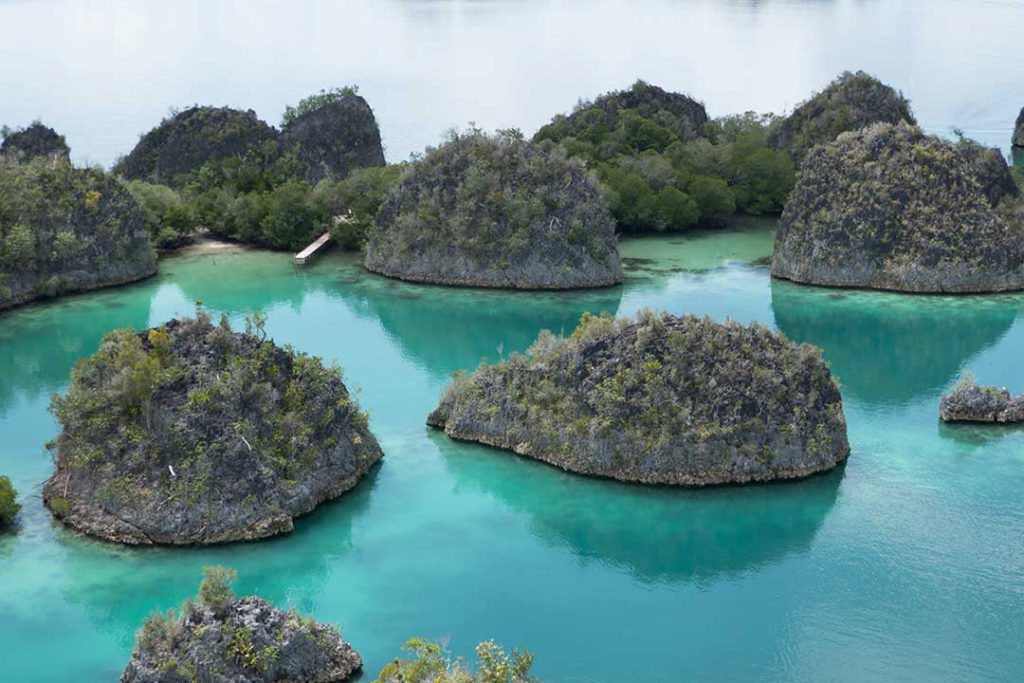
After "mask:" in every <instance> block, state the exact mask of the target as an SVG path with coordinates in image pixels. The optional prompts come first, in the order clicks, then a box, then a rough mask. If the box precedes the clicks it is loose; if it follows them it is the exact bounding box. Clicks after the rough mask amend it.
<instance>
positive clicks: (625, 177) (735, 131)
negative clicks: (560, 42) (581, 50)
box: [534, 81, 794, 232]
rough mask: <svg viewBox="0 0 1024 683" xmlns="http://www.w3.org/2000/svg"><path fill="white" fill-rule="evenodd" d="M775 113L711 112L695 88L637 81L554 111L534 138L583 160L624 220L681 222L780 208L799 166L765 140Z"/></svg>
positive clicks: (658, 224) (622, 223)
mask: <svg viewBox="0 0 1024 683" xmlns="http://www.w3.org/2000/svg"><path fill="white" fill-rule="evenodd" d="M772 123H773V119H772V117H770V116H758V115H756V114H753V113H750V112H748V113H746V114H743V115H737V116H727V117H723V118H720V119H716V120H714V121H709V120H708V116H707V113H706V112H705V111H704V106H703V105H701V104H699V103H698V102H696V101H694V100H692V99H691V98H689V97H687V96H685V95H680V94H676V93H667V92H666V91H664V90H662V89H661V88H658V87H657V86H653V85H649V84H647V83H644V82H643V81H637V82H636V83H635V84H634V85H633V86H632V87H631V88H629V89H628V90H623V91H617V92H610V93H607V94H605V95H602V96H601V97H599V98H597V99H596V100H594V101H593V102H581V103H580V104H579V105H577V107H576V109H575V111H573V113H572V114H570V115H569V116H563V115H558V116H556V117H555V118H554V120H553V121H552V122H551V123H549V124H547V125H546V126H543V127H542V128H541V129H540V130H539V131H537V133H536V135H535V136H534V141H535V142H538V143H546V144H548V145H552V144H557V145H558V146H561V147H562V148H564V149H565V153H566V154H567V155H568V156H570V157H573V158H579V159H581V160H582V161H583V162H584V163H585V164H586V166H587V167H588V168H589V169H590V170H591V171H592V172H593V173H594V174H595V175H596V177H597V178H598V180H599V181H600V183H601V185H602V188H603V192H604V195H605V197H606V201H607V202H608V206H609V208H610V209H611V212H612V215H613V216H614V217H615V220H616V222H617V224H618V228H619V230H621V231H623V232H646V231H657V232H661V231H675V230H685V229H687V228H691V227H693V226H695V225H697V224H699V223H700V224H704V225H720V224H721V223H722V222H723V221H724V220H725V219H726V218H727V217H728V216H729V215H731V214H733V213H736V212H740V213H746V214H751V215H761V214H772V213H778V212H779V211H781V210H782V204H783V202H784V201H785V198H786V195H787V194H788V193H789V191H790V189H791V188H792V186H793V177H794V176H793V173H794V171H793V163H792V161H791V160H790V159H789V157H788V156H787V155H786V154H783V153H780V152H777V151H775V150H774V149H772V148H771V147H770V146H769V145H768V135H769V131H770V129H771V126H772ZM547 141H550V142H547Z"/></svg>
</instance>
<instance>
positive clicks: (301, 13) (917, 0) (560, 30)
mask: <svg viewBox="0 0 1024 683" xmlns="http://www.w3.org/2000/svg"><path fill="white" fill-rule="evenodd" d="M0 27H3V29H4V30H3V40H2V41H0V63H2V64H4V65H5V68H3V69H0V93H3V96H2V97H0V124H8V125H10V126H12V127H18V126H24V125H26V124H28V123H29V122H31V121H32V120H33V119H34V118H36V117H42V118H43V120H45V121H46V122H47V123H49V124H50V125H52V126H55V127H56V128H57V130H59V131H60V132H62V133H65V134H66V135H67V138H68V142H69V144H70V145H71V149H72V154H73V157H74V158H75V160H76V161H78V162H92V163H100V164H103V165H109V164H110V163H111V162H113V160H114V159H115V158H117V156H118V155H121V154H127V153H128V152H129V151H130V150H131V149H132V147H133V146H134V145H135V143H136V142H137V140H138V136H139V135H140V134H142V133H143V132H145V131H148V130H149V129H150V128H152V127H153V126H155V125H156V124H157V123H158V122H159V121H160V119H161V118H163V116H164V115H165V114H166V113H167V110H168V108H170V107H187V106H189V105H191V104H193V103H199V104H211V105H216V106H222V105H230V106H233V107H239V108H242V109H248V108H252V109H255V110H256V112H257V113H259V114H260V116H262V117H263V118H264V119H266V120H267V121H269V122H271V123H278V122H279V121H280V117H281V114H282V113H283V112H284V108H285V105H288V104H293V105H294V104H295V103H296V102H298V101H299V100H300V99H301V98H302V97H305V96H306V95H309V94H311V93H314V92H317V91H319V90H320V89H321V88H326V87H332V86H338V85H344V84H347V83H357V84H358V85H359V86H360V88H361V90H360V91H361V93H362V94H363V95H365V96H366V98H367V99H368V100H369V102H370V104H371V105H372V106H373V107H374V109H375V111H376V114H377V117H378V120H379V121H380V125H381V132H382V134H383V138H384V145H385V152H386V155H387V159H388V161H392V162H394V161H401V160H403V159H406V158H407V157H408V156H409V154H410V153H412V152H421V151H423V148H424V146H426V145H430V144H437V143H438V141H439V140H440V139H441V134H442V132H443V131H444V130H445V129H447V128H449V127H451V126H464V125H466V123H467V122H469V121H476V122H477V123H478V124H480V125H481V126H482V127H483V128H485V129H489V130H490V129H495V128H507V127H509V126H518V127H520V128H522V129H523V130H524V131H526V132H527V133H528V134H532V133H533V132H534V131H535V130H537V128H538V127H540V126H541V125H542V124H544V123H547V122H548V121H549V120H550V119H551V117H552V116H553V115H554V114H556V113H559V112H565V111H568V110H570V109H571V108H572V107H573V105H574V104H576V101H577V100H578V99H579V98H593V97H594V96H596V95H598V94H600V93H602V92H605V91H607V90H611V89H616V88H624V87H627V86H628V85H629V84H631V83H632V82H633V81H634V80H636V79H637V78H644V79H646V80H648V81H649V82H651V83H656V84H658V85H661V86H663V87H665V88H668V89H670V90H676V91H680V92H688V93H691V94H692V95H693V96H694V97H696V98H698V99H700V100H702V101H704V102H705V104H706V105H707V108H708V111H709V112H710V114H711V115H712V116H721V115H725V114H732V113H742V112H744V111H747V110H753V111H757V112H776V113H782V112H784V111H786V110H792V109H793V107H794V106H796V104H797V103H799V102H801V101H803V100H805V99H807V97H809V96H810V94H811V93H812V92H813V91H816V90H821V89H822V88H823V87H824V86H825V85H826V84H827V83H828V82H829V81H831V80H832V79H833V78H834V77H835V76H836V75H838V74H839V73H840V72H842V71H844V70H857V69H864V70H866V71H868V72H870V73H872V74H875V75H876V76H878V77H879V78H881V79H882V80H883V81H885V82H887V83H890V84H892V85H893V86H894V87H896V88H899V89H901V90H902V91H903V92H904V93H905V94H906V95H907V97H909V98H910V100H911V103H912V105H913V108H914V112H915V114H916V115H917V118H918V120H919V121H920V123H921V125H922V126H923V127H924V128H925V129H926V130H928V131H929V132H933V133H939V134H942V135H947V136H949V135H951V132H952V129H953V128H957V127H958V128H961V129H963V130H964V132H965V133H966V134H967V135H969V136H971V137H974V138H977V139H979V140H982V141H984V142H985V143H987V144H989V145H994V146H997V147H1000V148H1002V149H1003V150H1004V151H1005V150H1007V149H1008V148H1009V145H1010V133H1011V129H1012V127H1013V122H1014V119H1015V118H1016V116H1017V113H1018V112H1019V111H1020V108H1021V107H1022V106H1024V49H1022V48H1021V30H1022V27H1024V3H1022V2H1020V1H1019V0H586V1H581V0H303V1H302V2H299V3H294V2H266V1H253V0H178V1H177V2H124V1H117V0H0Z"/></svg>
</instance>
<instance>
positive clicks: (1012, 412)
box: [939, 375, 1024, 422]
mask: <svg viewBox="0 0 1024 683" xmlns="http://www.w3.org/2000/svg"><path fill="white" fill-rule="evenodd" d="M939 417H941V418H942V421H943V422H1024V396H1011V395H1010V392H1009V391H1008V390H1007V389H1005V388H1002V389H1000V388H997V387H983V386H978V384H976V383H975V381H974V377H973V376H971V375H967V376H966V377H964V378H963V379H962V380H960V382H959V383H957V385H956V386H955V387H953V391H951V392H950V393H948V394H943V396H942V399H941V400H940V402H939Z"/></svg>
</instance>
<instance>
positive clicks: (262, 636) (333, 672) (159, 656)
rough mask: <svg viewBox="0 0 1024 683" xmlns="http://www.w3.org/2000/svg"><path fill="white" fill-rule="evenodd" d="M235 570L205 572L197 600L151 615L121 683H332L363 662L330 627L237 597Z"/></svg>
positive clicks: (251, 598)
mask: <svg viewBox="0 0 1024 683" xmlns="http://www.w3.org/2000/svg"><path fill="white" fill-rule="evenodd" d="M234 579H235V572H234V571H233V570H231V569H226V568H224V567H205V568H204V569H203V581H202V583H201V584H200V586H199V595H197V596H196V597H195V598H190V599H188V600H186V601H185V603H184V605H182V607H181V609H180V610H175V609H170V610H168V612H167V613H166V614H159V613H156V614H153V615H152V616H150V617H149V618H148V619H147V620H146V621H145V623H143V625H142V628H140V629H139V630H138V632H137V633H136V642H135V649H134V650H133V651H132V656H131V660H130V661H129V662H128V665H127V667H126V668H125V670H124V673H123V674H122V675H121V683H206V682H212V681H244V682H246V683H256V682H258V681H259V682H262V681H267V682H270V681H289V682H290V683H334V682H337V681H344V680H347V679H348V678H349V677H351V676H352V675H353V674H354V673H355V672H357V671H359V670H360V669H361V668H362V666H363V660H362V658H361V657H360V656H359V653H358V652H356V651H355V650H354V649H353V648H352V646H351V645H349V644H348V643H347V642H345V641H344V640H342V639H341V633H340V631H339V630H338V629H337V628H335V627H334V626H331V625H328V624H322V623H319V622H317V621H314V620H313V619H312V618H311V617H304V616H302V615H300V614H299V613H298V612H297V611H295V610H294V609H292V610H289V611H285V610H281V609H277V608H275V607H273V606H272V605H271V604H270V603H268V602H267V601H266V600H264V599H262V598H259V597H256V596H248V597H241V598H240V597H238V596H237V595H236V594H235V592H234V590H233V589H232V583H233V581H234Z"/></svg>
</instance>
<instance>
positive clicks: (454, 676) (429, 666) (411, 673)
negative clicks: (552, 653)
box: [376, 638, 537, 683]
mask: <svg viewBox="0 0 1024 683" xmlns="http://www.w3.org/2000/svg"><path fill="white" fill-rule="evenodd" d="M402 650H404V651H405V652H407V653H408V654H409V655H410V656H409V657H407V658H400V659H395V660H394V661H393V662H391V663H390V664H388V665H387V666H385V667H384V669H383V670H381V672H380V676H378V678H377V681H376V683H529V682H531V681H536V680H537V679H536V678H535V677H533V676H531V675H530V669H531V668H532V666H533V654H531V653H530V652H529V651H528V650H522V651H520V650H516V649H513V650H512V651H511V652H506V651H505V649H504V648H503V647H502V646H500V645H498V644H496V643H495V642H494V641H493V640H488V641H484V642H482V643H480V644H479V645H477V646H476V656H477V661H476V665H475V666H470V665H468V664H466V663H465V662H464V661H463V660H462V659H461V658H458V659H454V660H453V659H452V656H451V653H450V652H449V651H448V648H447V647H446V646H445V645H444V644H441V643H433V642H430V641H427V640H424V639H422V638H413V639H411V640H409V641H408V642H406V644H405V645H404V646H403V647H402Z"/></svg>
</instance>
